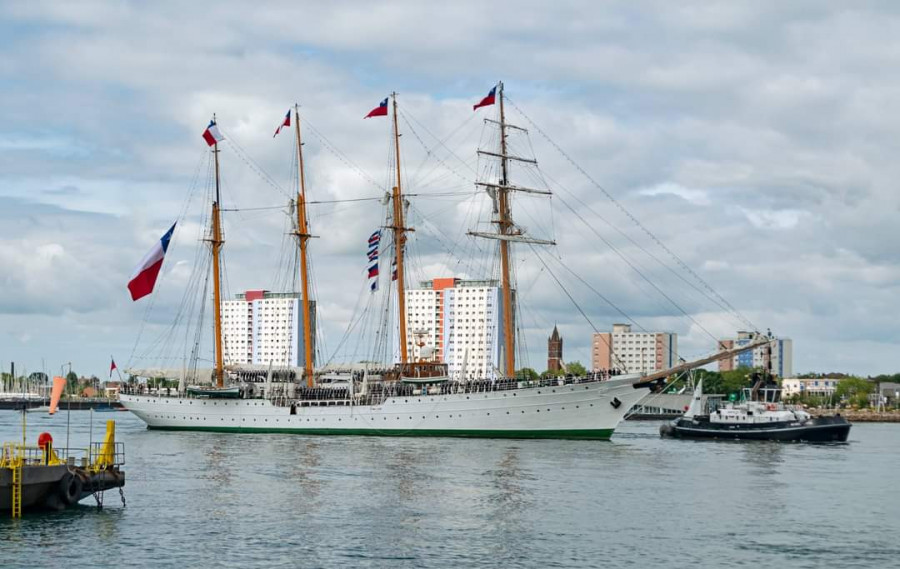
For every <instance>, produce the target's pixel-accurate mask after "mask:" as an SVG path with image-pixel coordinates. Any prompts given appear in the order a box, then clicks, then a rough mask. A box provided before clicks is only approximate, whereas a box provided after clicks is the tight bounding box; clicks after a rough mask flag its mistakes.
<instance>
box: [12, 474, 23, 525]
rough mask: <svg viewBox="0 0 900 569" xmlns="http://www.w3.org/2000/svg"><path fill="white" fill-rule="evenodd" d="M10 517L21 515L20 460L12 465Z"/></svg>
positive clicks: (19, 516)
mask: <svg viewBox="0 0 900 569" xmlns="http://www.w3.org/2000/svg"><path fill="white" fill-rule="evenodd" d="M12 517H14V518H21V517H22V461H21V460H19V461H18V462H17V463H16V464H15V465H14V466H13V467H12Z"/></svg>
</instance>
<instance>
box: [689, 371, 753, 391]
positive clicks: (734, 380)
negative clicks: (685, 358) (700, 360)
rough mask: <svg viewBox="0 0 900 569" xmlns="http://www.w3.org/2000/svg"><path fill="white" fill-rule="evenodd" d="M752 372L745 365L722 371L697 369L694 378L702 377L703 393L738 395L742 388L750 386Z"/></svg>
mask: <svg viewBox="0 0 900 569" xmlns="http://www.w3.org/2000/svg"><path fill="white" fill-rule="evenodd" d="M701 372H702V373H701ZM752 372H753V370H752V369H750V368H745V367H742V368H738V369H735V370H731V371H723V372H715V371H707V370H697V371H695V372H694V378H695V379H696V380H699V379H701V378H702V379H703V393H711V394H716V395H731V394H735V395H740V393H741V390H742V389H744V388H745V387H752V384H751V383H750V374H751V373H752Z"/></svg>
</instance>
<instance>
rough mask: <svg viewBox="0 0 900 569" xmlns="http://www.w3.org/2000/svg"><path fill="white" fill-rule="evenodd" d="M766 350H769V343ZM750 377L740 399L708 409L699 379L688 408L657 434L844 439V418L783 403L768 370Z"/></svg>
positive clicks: (847, 429)
mask: <svg viewBox="0 0 900 569" xmlns="http://www.w3.org/2000/svg"><path fill="white" fill-rule="evenodd" d="M769 350H770V352H771V347H770V348H769ZM769 361H770V362H771V353H770V354H769ZM751 377H752V378H753V379H754V380H755V381H754V384H753V387H752V388H750V389H745V390H744V393H743V394H742V395H743V397H742V401H741V402H739V403H725V404H724V405H722V406H716V407H717V408H708V409H704V408H703V404H702V397H703V381H702V380H701V381H700V382H698V384H697V388H696V389H695V390H694V397H693V399H691V405H690V407H688V410H687V412H686V413H685V414H684V415H683V416H681V417H680V418H678V419H675V420H674V421H672V422H671V423H669V424H666V425H663V426H662V427H660V428H659V434H660V436H663V437H672V438H682V439H731V440H755V441H797V442H799V441H804V442H816V443H831V442H846V441H847V437H848V436H849V435H850V426H851V425H850V422H849V421H848V420H847V419H845V418H844V417H841V416H840V415H839V414H838V415H833V416H830V417H812V416H811V415H810V414H809V413H807V412H806V411H803V410H802V409H799V408H796V409H795V408H793V407H792V406H786V405H784V403H783V402H782V401H781V387H780V386H779V385H778V384H777V383H776V382H775V380H774V378H773V376H772V373H771V370H767V371H763V372H753V375H752V376H751Z"/></svg>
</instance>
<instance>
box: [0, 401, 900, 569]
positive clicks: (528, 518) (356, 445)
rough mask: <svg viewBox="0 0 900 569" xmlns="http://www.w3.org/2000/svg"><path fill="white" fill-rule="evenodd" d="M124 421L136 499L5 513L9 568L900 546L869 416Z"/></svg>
mask: <svg viewBox="0 0 900 569" xmlns="http://www.w3.org/2000/svg"><path fill="white" fill-rule="evenodd" d="M116 419H117V420H118V422H119V427H118V434H119V438H120V440H123V441H124V442H125V443H126V452H127V459H128V464H127V473H128V474H127V475H128V484H127V486H126V488H125V492H126V497H127V498H128V507H127V508H125V509H122V508H121V505H120V504H119V502H118V496H116V495H114V494H108V495H107V498H106V502H107V508H105V509H104V510H103V511H100V512H98V511H97V510H96V509H95V508H92V507H89V506H87V505H85V506H81V507H79V508H76V509H72V510H69V511H66V512H63V513H60V514H55V515H45V514H28V515H26V516H25V517H24V518H23V519H22V520H19V521H11V520H8V519H5V518H4V519H0V549H2V554H3V557H2V559H3V562H2V564H0V565H2V567H3V568H4V569H6V568H7V567H10V568H11V567H23V568H24V567H28V568H32V567H34V566H36V565H42V566H62V565H64V564H66V565H69V564H77V565H80V566H86V567H94V566H96V567H99V566H109V565H112V564H114V563H115V564H122V565H127V566H135V567H143V566H146V567H151V566H152V567H204V568H206V567H210V566H217V567H226V568H230V567H235V568H237V567H240V568H242V569H243V568H252V567H265V568H269V567H305V566H309V567H347V566H353V567H449V566H503V567H505V568H509V567H545V566H546V567H635V568H645V567H666V568H681V567H684V568H688V567H691V568H695V567H704V566H709V565H711V564H716V565H723V566H730V567H754V568H757V567H760V566H786V567H822V566H840V567H886V566H891V565H892V564H894V565H896V560H897V559H898V558H900V550H898V546H897V545H896V543H897V540H896V536H897V535H900V519H898V517H900V502H898V499H897V498H896V497H895V495H896V493H895V492H894V487H895V482H894V479H895V477H896V473H897V472H900V457H898V455H900V453H897V451H896V449H897V448H898V443H900V425H855V426H854V428H853V431H852V435H851V439H852V442H851V444H848V445H840V446H820V445H816V446H813V445H779V444H767V443H762V444H735V443H730V442H726V443H716V442H691V441H674V440H663V439H660V438H659V436H658V434H657V433H658V428H659V424H658V423H652V422H647V423H644V422H636V423H626V424H625V425H624V426H623V428H622V429H620V432H619V433H617V435H616V436H615V437H614V439H613V441H612V442H595V441H494V440H469V439H412V438H410V439H405V438H397V439H393V438H375V437H372V438H366V437H330V438H329V437H307V436H291V435H251V434H239V435H234V434H231V435H224V434H216V433H161V432H156V431H147V430H146V429H145V428H144V426H143V424H142V423H141V422H140V421H138V420H137V419H135V418H134V417H132V416H130V415H127V414H124V413H123V414H120V415H117V417H116ZM88 421H89V414H88V413H86V412H73V413H72V435H71V436H72V440H73V443H72V444H73V446H74V445H83V444H85V442H86V441H87V435H88V429H89V427H88ZM18 425H19V423H18V416H17V415H16V414H14V413H7V412H0V438H2V439H15V438H16V436H18V432H19V431H18V428H19V426H18ZM39 427H40V430H47V428H48V426H47V425H46V424H44V423H41V424H40V425H39ZM53 427H54V428H51V429H50V430H51V431H53V433H54V435H55V436H56V437H57V439H59V438H60V437H61V436H64V432H65V431H64V426H63V430H62V432H61V433H59V432H57V431H56V430H55V427H57V425H55V424H54V425H53ZM37 431H38V428H37V427H36V428H35V429H34V432H33V433H30V435H29V436H30V437H31V438H34V437H35V436H36V434H37ZM94 431H95V433H98V434H99V429H96V428H95V430H94ZM89 503H90V502H89V501H87V500H86V501H85V504H89Z"/></svg>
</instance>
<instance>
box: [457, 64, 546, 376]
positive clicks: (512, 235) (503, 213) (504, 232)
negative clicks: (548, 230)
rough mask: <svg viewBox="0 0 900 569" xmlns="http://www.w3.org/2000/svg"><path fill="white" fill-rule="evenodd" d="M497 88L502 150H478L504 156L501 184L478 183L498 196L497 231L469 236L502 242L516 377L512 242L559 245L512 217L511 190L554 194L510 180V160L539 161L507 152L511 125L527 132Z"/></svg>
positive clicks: (507, 328) (506, 323) (508, 341)
mask: <svg viewBox="0 0 900 569" xmlns="http://www.w3.org/2000/svg"><path fill="white" fill-rule="evenodd" d="M497 91H498V93H499V95H500V121H499V126H500V153H499V154H498V153H496V152H488V151H485V150H479V151H478V153H479V154H481V155H483V156H489V157H491V158H499V159H500V180H499V182H498V183H489V182H476V184H477V185H479V186H482V187H484V188H486V189H487V190H488V192H489V193H491V196H492V197H493V198H494V200H495V201H494V204H495V211H496V213H497V221H496V222H495V223H496V224H497V232H496V233H485V232H479V231H470V232H469V235H473V236H475V237H483V238H486V239H495V240H497V241H499V242H500V289H501V294H502V295H503V351H504V356H505V358H504V359H505V369H504V373H505V374H506V377H513V376H515V373H516V335H515V334H516V327H515V322H514V315H513V311H514V304H513V292H512V289H513V283H512V273H511V271H510V254H511V244H512V243H513V242H516V243H528V244H532V245H555V244H556V243H555V242H553V241H547V240H544V239H534V238H531V237H526V236H525V235H524V234H523V231H522V230H521V229H520V228H518V227H516V225H515V223H514V222H513V219H512V209H511V207H510V193H511V192H524V193H528V194H542V195H551V192H550V191H548V190H541V189H534V188H525V187H522V186H517V185H513V184H510V183H509V162H510V160H513V161H517V162H523V163H526V164H534V165H536V164H537V160H534V159H530V158H524V157H521V156H511V155H510V154H508V153H507V147H506V133H507V130H508V129H510V128H514V129H517V130H522V131H524V130H525V129H522V128H520V127H517V126H513V125H508V124H506V109H505V106H504V100H503V82H502V81H501V82H499V83H498V84H497ZM487 122H491V123H497V121H493V120H487Z"/></svg>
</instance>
